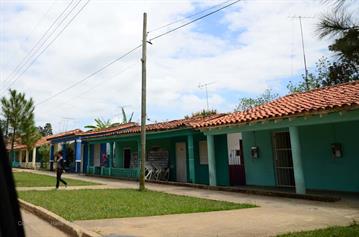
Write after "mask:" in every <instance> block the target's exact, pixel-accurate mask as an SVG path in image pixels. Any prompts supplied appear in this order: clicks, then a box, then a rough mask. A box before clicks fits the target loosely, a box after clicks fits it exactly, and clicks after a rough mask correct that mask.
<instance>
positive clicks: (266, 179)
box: [242, 130, 276, 186]
mask: <svg viewBox="0 0 359 237" xmlns="http://www.w3.org/2000/svg"><path fill="white" fill-rule="evenodd" d="M242 140H243V157H244V167H245V173H246V183H247V185H261V186H275V184H276V182H275V173H274V164H273V150H272V131H269V130H265V131H256V132H243V133H242ZM252 146H257V147H258V148H259V158H257V159H252V156H251V147H252Z"/></svg>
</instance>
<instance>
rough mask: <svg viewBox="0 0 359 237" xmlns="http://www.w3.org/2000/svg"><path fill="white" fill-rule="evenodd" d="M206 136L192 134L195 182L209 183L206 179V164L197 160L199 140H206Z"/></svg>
mask: <svg viewBox="0 0 359 237" xmlns="http://www.w3.org/2000/svg"><path fill="white" fill-rule="evenodd" d="M206 140H207V138H206V136H205V135H203V134H202V133H201V134H196V135H194V136H193V152H194V162H195V175H196V183H198V184H209V179H208V165H207V164H200V161H199V142H200V141H206Z"/></svg>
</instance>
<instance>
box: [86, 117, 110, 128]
mask: <svg viewBox="0 0 359 237" xmlns="http://www.w3.org/2000/svg"><path fill="white" fill-rule="evenodd" d="M111 126H112V123H111V121H110V120H109V119H107V120H102V119H100V118H95V125H86V126H85V128H89V129H91V130H99V129H103V128H109V127H111Z"/></svg>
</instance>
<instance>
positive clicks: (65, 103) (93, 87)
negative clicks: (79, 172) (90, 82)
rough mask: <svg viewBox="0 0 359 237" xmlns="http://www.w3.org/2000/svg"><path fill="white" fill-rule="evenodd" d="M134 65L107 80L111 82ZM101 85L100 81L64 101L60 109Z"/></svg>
mask: <svg viewBox="0 0 359 237" xmlns="http://www.w3.org/2000/svg"><path fill="white" fill-rule="evenodd" d="M136 64H137V63H133V64H131V65H129V66H128V67H126V68H124V69H123V70H121V71H120V72H118V73H116V75H113V76H111V77H109V78H108V79H109V80H111V79H113V78H116V77H117V76H119V75H121V74H122V73H124V72H126V71H127V70H128V69H130V68H132V67H133V66H135V65H136ZM101 85H104V83H103V81H100V82H98V83H96V84H95V85H94V86H92V87H90V88H88V89H87V90H85V91H82V92H81V93H79V94H76V95H75V96H73V97H71V98H70V99H68V100H66V101H64V102H62V104H61V105H60V107H62V106H64V105H67V104H68V102H70V101H73V99H75V98H78V97H80V96H81V95H84V94H86V93H87V92H89V91H91V90H93V89H95V88H96V89H97V88H98V87H99V86H101Z"/></svg>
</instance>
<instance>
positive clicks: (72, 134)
mask: <svg viewBox="0 0 359 237" xmlns="http://www.w3.org/2000/svg"><path fill="white" fill-rule="evenodd" d="M81 133H82V131H81V130H80V129H74V130H70V131H66V132H62V133H57V134H54V135H51V136H48V137H47V138H46V139H47V140H52V139H58V138H62V137H67V136H76V135H79V134H81Z"/></svg>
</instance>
